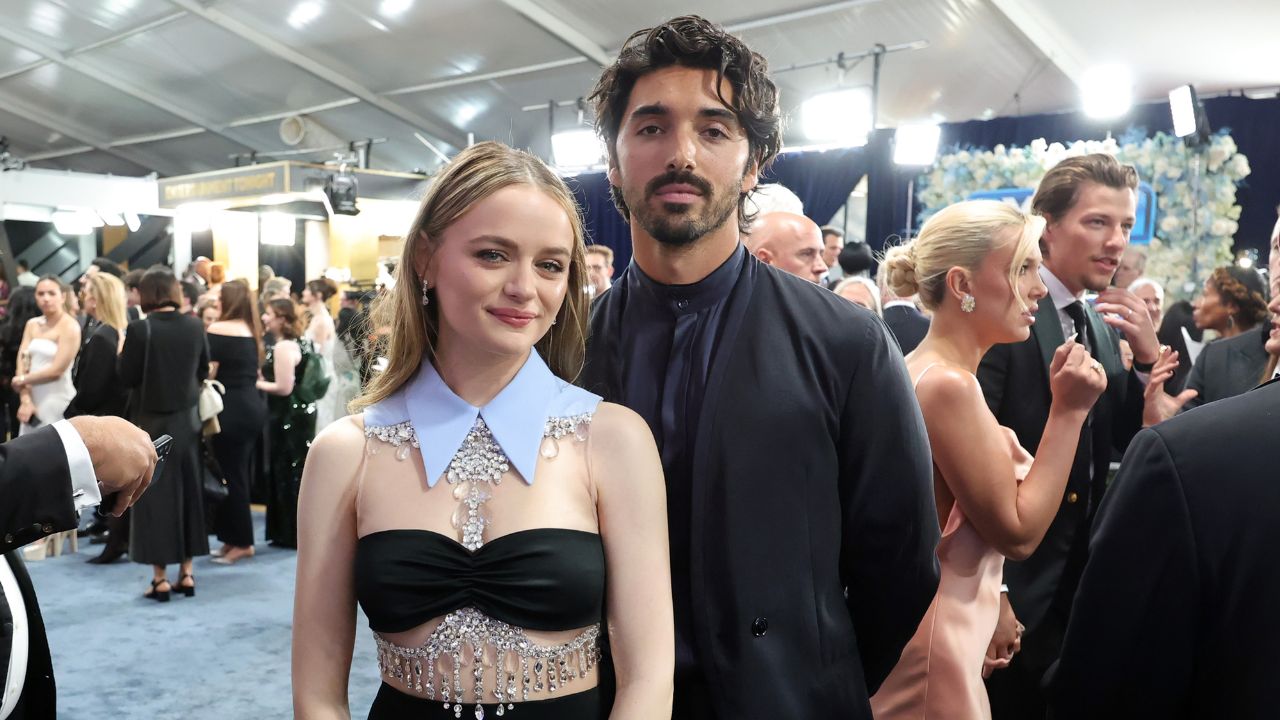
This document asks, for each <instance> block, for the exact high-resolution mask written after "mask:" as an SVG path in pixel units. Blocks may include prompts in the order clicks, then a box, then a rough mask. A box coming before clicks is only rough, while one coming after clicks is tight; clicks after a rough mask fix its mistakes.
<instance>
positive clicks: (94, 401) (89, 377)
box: [63, 332, 116, 418]
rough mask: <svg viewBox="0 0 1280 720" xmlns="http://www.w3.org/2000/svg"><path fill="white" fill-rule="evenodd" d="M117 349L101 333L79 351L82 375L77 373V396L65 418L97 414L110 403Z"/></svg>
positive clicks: (90, 339) (64, 415)
mask: <svg viewBox="0 0 1280 720" xmlns="http://www.w3.org/2000/svg"><path fill="white" fill-rule="evenodd" d="M115 364H116V348H115V346H114V345H113V344H112V343H111V341H110V340H109V339H108V338H107V337H106V336H104V335H103V334H101V333H96V332H95V333H94V334H93V335H92V336H91V337H90V338H89V342H88V343H86V344H85V346H84V348H82V349H81V350H80V365H79V371H78V372H77V373H76V396H75V397H73V398H71V402H70V404H68V405H67V410H66V412H64V413H63V417H68V418H73V417H77V416H80V415H93V414H96V411H97V409H98V408H100V407H102V406H103V405H104V404H105V403H106V402H107V397H108V395H109V394H110V392H111V391H112V390H113V388H112V387H111V384H112V383H113V382H115V378H114V375H115Z"/></svg>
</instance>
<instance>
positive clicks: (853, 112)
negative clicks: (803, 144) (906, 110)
mask: <svg viewBox="0 0 1280 720" xmlns="http://www.w3.org/2000/svg"><path fill="white" fill-rule="evenodd" d="M800 130H801V132H803V133H804V135H805V137H807V138H808V139H809V140H812V141H813V142H819V143H833V144H838V145H844V146H848V147H857V146H860V145H866V144H867V135H868V134H869V133H870V132H871V130H872V127H871V91H870V90H869V89H868V88H865V87H861V88H847V89H844V90H833V91H831V92H825V93H821V94H818V95H814V96H813V97H811V98H809V99H808V100H805V101H804V102H803V103H801V105H800Z"/></svg>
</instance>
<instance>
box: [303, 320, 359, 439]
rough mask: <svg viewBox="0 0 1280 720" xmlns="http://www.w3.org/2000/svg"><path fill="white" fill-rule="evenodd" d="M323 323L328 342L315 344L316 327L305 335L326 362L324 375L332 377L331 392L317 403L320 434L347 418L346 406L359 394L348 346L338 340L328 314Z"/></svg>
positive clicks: (312, 326)
mask: <svg viewBox="0 0 1280 720" xmlns="http://www.w3.org/2000/svg"><path fill="white" fill-rule="evenodd" d="M321 322H322V323H326V324H328V326H329V339H328V340H326V341H325V342H323V343H320V342H316V338H315V331H314V330H313V328H314V327H315V324H314V323H312V325H311V326H309V327H307V332H306V333H305V336H306V338H307V339H308V340H310V341H311V342H312V343H314V344H315V346H316V352H318V353H320V357H321V358H322V359H323V360H324V370H325V374H326V375H328V376H329V389H328V390H327V391H325V394H324V397H322V398H320V399H319V400H318V401H316V432H317V433H319V432H320V431H321V430H323V429H325V428H326V427H328V426H329V423H332V422H333V421H334V420H340V419H342V418H344V417H346V416H347V414H348V413H347V404H348V403H350V402H351V401H352V400H353V399H355V396H356V395H357V394H358V393H359V391H360V381H359V375H358V373H357V371H356V367H355V363H354V362H353V361H352V360H351V354H350V353H348V352H347V346H346V345H344V344H342V342H341V341H340V340H338V335H337V333H336V332H335V330H334V326H333V320H332V319H331V318H330V317H329V316H328V313H325V316H324V317H323V318H322V320H321Z"/></svg>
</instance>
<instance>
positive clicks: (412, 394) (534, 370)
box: [365, 351, 600, 487]
mask: <svg viewBox="0 0 1280 720" xmlns="http://www.w3.org/2000/svg"><path fill="white" fill-rule="evenodd" d="M396 395H399V396H400V397H395V396H393V397H391V398H388V399H387V401H386V402H384V403H378V405H376V406H374V407H371V408H369V409H368V410H366V413H367V416H366V420H365V422H366V425H391V424H394V423H396V422H403V421H405V420H408V421H409V422H410V423H411V424H412V425H413V430H414V434H415V435H416V436H417V439H418V445H419V448H420V449H421V451H422V460H423V464H424V466H425V468H426V471H427V486H428V487H435V485H436V483H437V482H439V481H440V478H441V477H442V476H443V475H444V474H445V472H446V471H447V470H448V468H449V463H450V462H452V460H453V456H454V454H455V453H457V451H458V449H459V448H460V447H462V443H463V441H465V440H466V438H467V434H468V433H470V432H471V428H472V427H474V426H475V423H476V418H477V417H483V418H484V422H485V425H487V426H488V427H489V431H490V432H492V433H493V437H494V440H496V441H497V443H498V445H499V446H500V447H501V448H502V451H503V452H504V453H506V455H507V459H508V460H510V461H511V465H512V466H513V467H514V468H515V469H516V471H517V472H519V473H520V477H522V478H524V481H525V483H527V484H530V485H532V484H533V475H534V470H535V469H536V468H537V465H538V450H539V448H540V447H541V445H542V438H543V434H544V432H545V428H546V424H547V419H548V418H552V417H569V416H573V415H579V414H588V413H592V412H594V411H595V408H596V405H597V404H599V402H600V397H599V396H597V395H594V394H592V393H589V392H587V391H586V390H583V389H581V388H578V387H575V386H573V385H570V384H569V383H566V382H565V381H563V380H561V379H560V378H558V377H556V376H555V375H554V374H553V373H552V372H551V369H550V368H548V367H547V365H546V363H545V362H543V360H542V358H541V357H540V356H539V355H538V353H537V352H536V351H530V353H529V358H528V359H527V360H526V361H525V363H524V365H523V366H522V367H521V368H520V371H519V372H517V373H516V376H515V377H514V378H512V380H511V382H510V383H508V384H507V386H506V387H505V388H503V389H502V391H501V392H499V393H498V395H497V397H495V398H494V399H493V400H491V401H490V402H489V404H488V405H485V406H484V407H482V408H478V407H475V406H474V405H471V404H470V403H468V402H467V401H465V400H463V399H462V398H460V397H458V396H457V395H456V394H454V392H453V391H452V390H450V389H449V386H448V385H446V384H445V382H444V379H443V378H441V377H440V373H439V372H437V371H436V369H435V366H433V365H432V364H431V363H430V362H423V363H422V365H421V367H419V369H418V372H417V374H416V375H415V376H414V378H413V379H412V380H410V381H409V382H408V383H407V384H406V386H405V387H404V388H403V389H402V391H401V392H400V393H397V394H396ZM405 415H407V417H404V416H405ZM397 416H399V417H397Z"/></svg>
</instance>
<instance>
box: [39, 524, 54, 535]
mask: <svg viewBox="0 0 1280 720" xmlns="http://www.w3.org/2000/svg"><path fill="white" fill-rule="evenodd" d="M40 529H41V530H42V531H44V534H45V535H48V534H49V533H51V532H53V525H52V524H50V523H45V524H44V527H42V528H40Z"/></svg>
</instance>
